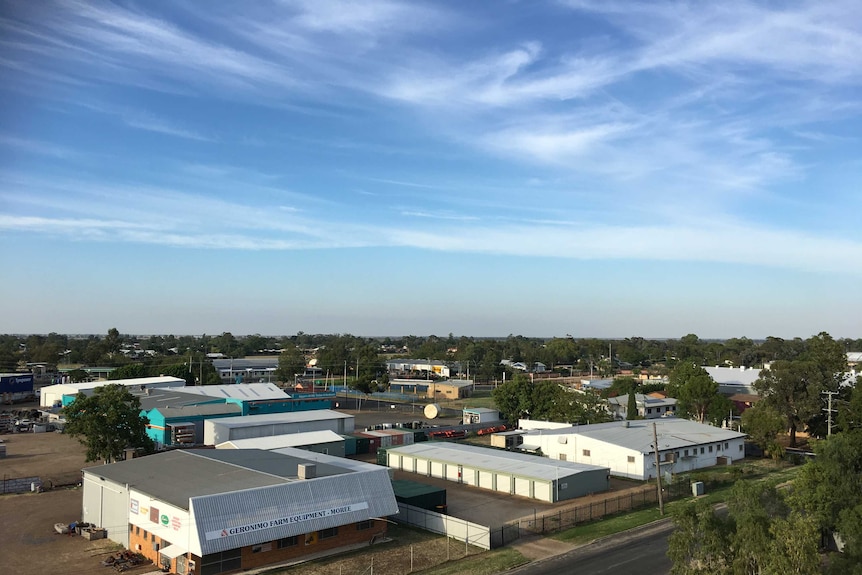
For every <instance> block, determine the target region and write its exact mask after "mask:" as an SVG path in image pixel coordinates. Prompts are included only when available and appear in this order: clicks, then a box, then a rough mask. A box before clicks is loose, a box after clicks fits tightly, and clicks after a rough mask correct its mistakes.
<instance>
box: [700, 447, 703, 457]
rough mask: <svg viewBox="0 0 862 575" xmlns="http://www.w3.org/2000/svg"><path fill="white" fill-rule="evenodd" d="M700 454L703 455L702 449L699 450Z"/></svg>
mask: <svg viewBox="0 0 862 575" xmlns="http://www.w3.org/2000/svg"><path fill="white" fill-rule="evenodd" d="M700 454H701V455H703V447H701V448H700Z"/></svg>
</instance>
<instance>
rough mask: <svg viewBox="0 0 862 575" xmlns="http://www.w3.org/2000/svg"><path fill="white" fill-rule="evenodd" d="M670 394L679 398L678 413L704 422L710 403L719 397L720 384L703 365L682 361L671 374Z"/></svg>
mask: <svg viewBox="0 0 862 575" xmlns="http://www.w3.org/2000/svg"><path fill="white" fill-rule="evenodd" d="M686 337H688V336H686ZM668 395H670V397H675V398H676V399H677V413H681V414H682V415H684V416H690V417H694V418H696V419H697V421H699V422H700V423H703V422H704V421H706V416H707V413H708V412H709V407H710V405H711V404H713V403H714V402H715V401H716V400H717V399H718V397H719V393H718V384H717V383H716V382H715V381H714V380H713V379H712V377H711V376H710V375H709V374H708V373H707V372H706V370H705V369H703V368H702V367H700V366H698V365H695V364H694V363H692V362H690V361H682V362H680V363H679V364H678V365H677V366H676V367H675V368H674V370H673V371H672V372H671V374H670V380H669V383H668Z"/></svg>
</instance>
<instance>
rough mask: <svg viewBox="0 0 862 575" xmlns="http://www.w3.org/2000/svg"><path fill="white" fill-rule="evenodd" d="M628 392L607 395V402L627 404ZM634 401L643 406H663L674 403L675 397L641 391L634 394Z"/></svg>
mask: <svg viewBox="0 0 862 575" xmlns="http://www.w3.org/2000/svg"><path fill="white" fill-rule="evenodd" d="M628 402H629V394H628V393H626V394H625V395H619V396H617V397H609V398H608V403H609V404H611V405H628ZM635 402H636V403H637V404H638V405H639V406H643V407H663V406H666V405H676V399H675V398H673V397H650V396H649V395H644V394H642V393H636V394H635Z"/></svg>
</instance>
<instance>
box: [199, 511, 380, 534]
mask: <svg viewBox="0 0 862 575" xmlns="http://www.w3.org/2000/svg"><path fill="white" fill-rule="evenodd" d="M363 509H368V503H367V502H365V501H363V502H361V503H354V504H352V505H342V506H341V507H332V508H329V509H320V510H317V511H309V512H306V513H299V514H297V515H288V516H286V517H280V518H278V519H270V520H269V521H261V522H258V523H246V524H245V525H237V526H235V527H225V528H223V529H219V530H216V531H207V532H206V538H207V541H211V540H213V539H219V538H222V537H233V536H235V535H242V534H244V533H251V532H253V531H260V530H262V529H271V528H272V527H280V526H282V525H294V524H296V523H303V522H305V521H311V520H313V519H322V518H324V517H334V516H336V515H343V514H345V513H351V512H353V511H361V510H363Z"/></svg>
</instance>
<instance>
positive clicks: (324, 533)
mask: <svg viewBox="0 0 862 575" xmlns="http://www.w3.org/2000/svg"><path fill="white" fill-rule="evenodd" d="M319 533H320V535H319V536H318V538H319V539H329V538H331V537H335V536H336V535H338V527H331V528H329V529H323V530H321V531H320V532H319Z"/></svg>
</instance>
